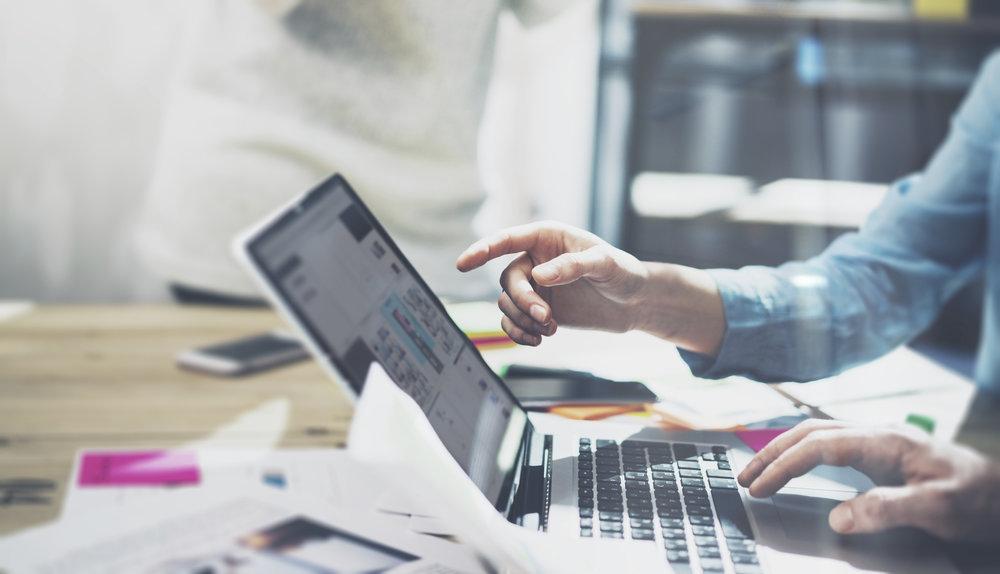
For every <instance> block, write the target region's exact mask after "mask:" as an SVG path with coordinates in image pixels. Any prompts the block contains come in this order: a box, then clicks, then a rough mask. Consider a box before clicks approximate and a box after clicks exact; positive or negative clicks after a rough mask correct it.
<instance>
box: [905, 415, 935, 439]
mask: <svg viewBox="0 0 1000 574" xmlns="http://www.w3.org/2000/svg"><path fill="white" fill-rule="evenodd" d="M906 424H908V425H913V426H915V427H918V428H922V429H924V431H926V432H927V434H933V433H934V419H933V418H931V417H929V416H927V415H920V414H917V413H910V414H908V415H906Z"/></svg>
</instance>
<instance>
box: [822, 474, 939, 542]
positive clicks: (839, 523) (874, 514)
mask: <svg viewBox="0 0 1000 574" xmlns="http://www.w3.org/2000/svg"><path fill="white" fill-rule="evenodd" d="M916 494H917V493H916V490H915V489H914V488H913V487H911V486H900V487H876V488H873V489H871V490H869V491H868V492H865V493H864V494H861V495H858V496H856V497H855V498H852V499H851V500H848V501H845V502H842V503H840V504H838V505H837V506H836V507H835V508H834V509H833V510H831V511H830V527H831V528H833V529H834V530H835V531H836V532H839V533H841V534H853V533H865V532H878V531H880V530H885V529H887V528H893V527H896V526H913V525H914V523H913V521H914V518H915V517H917V516H918V515H919V513H920V512H921V511H923V510H926V509H924V506H926V505H925V504H923V503H922V502H921V501H920V499H919V498H920V497H919V496H917V495H916Z"/></svg>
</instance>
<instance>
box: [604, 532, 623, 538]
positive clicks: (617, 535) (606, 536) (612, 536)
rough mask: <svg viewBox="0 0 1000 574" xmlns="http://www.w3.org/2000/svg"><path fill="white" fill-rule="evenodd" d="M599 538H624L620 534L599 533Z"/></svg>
mask: <svg viewBox="0 0 1000 574" xmlns="http://www.w3.org/2000/svg"><path fill="white" fill-rule="evenodd" d="M601 538H625V537H624V536H623V535H622V533H621V532H601Z"/></svg>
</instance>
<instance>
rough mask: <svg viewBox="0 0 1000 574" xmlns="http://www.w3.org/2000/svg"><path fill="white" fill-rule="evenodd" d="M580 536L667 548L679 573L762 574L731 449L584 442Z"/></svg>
mask: <svg viewBox="0 0 1000 574" xmlns="http://www.w3.org/2000/svg"><path fill="white" fill-rule="evenodd" d="M578 463H579V464H578V467H577V468H578V470H577V472H578V474H577V479H578V488H579V492H578V494H579V508H580V536H582V537H594V536H600V537H602V538H631V539H632V540H640V541H647V542H649V543H650V544H659V545H662V547H663V549H664V552H665V553H666V559H667V561H668V562H670V565H671V567H672V568H673V569H674V571H675V572H681V573H683V572H691V573H697V572H702V573H705V574H710V573H711V574H715V573H727V574H760V573H761V572H762V570H761V568H760V565H759V563H758V561H757V549H756V544H755V542H754V535H753V531H752V530H751V528H750V521H749V519H748V518H747V514H746V510H745V509H744V508H743V502H742V500H741V499H740V494H739V491H738V490H737V489H736V480H735V478H734V477H733V472H732V467H730V465H729V458H728V456H727V454H726V447H724V446H705V445H694V444H688V443H666V442H650V441H639V440H625V441H622V443H621V444H620V445H619V444H618V443H617V442H616V441H613V440H603V439H594V440H591V439H589V438H581V439H580V454H579V458H578Z"/></svg>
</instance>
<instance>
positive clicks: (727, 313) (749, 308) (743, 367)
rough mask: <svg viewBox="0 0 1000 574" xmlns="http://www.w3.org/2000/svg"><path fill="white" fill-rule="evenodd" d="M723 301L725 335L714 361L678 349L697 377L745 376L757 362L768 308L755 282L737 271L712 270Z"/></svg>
mask: <svg viewBox="0 0 1000 574" xmlns="http://www.w3.org/2000/svg"><path fill="white" fill-rule="evenodd" d="M707 272H708V274H709V276H711V277H712V279H713V280H714V281H715V285H716V287H717V288H718V290H719V295H720V297H721V298H722V309H723V313H724V317H725V321H726V332H725V334H724V335H723V337H722V344H721V345H720V347H719V352H718V354H717V355H716V356H715V357H710V356H708V355H702V354H699V353H694V352H692V351H686V350H684V349H678V351H679V352H680V356H681V358H682V359H683V360H684V362H685V363H687V365H688V367H690V369H691V373H692V374H693V375H694V376H696V377H701V378H705V379H720V378H723V377H728V376H731V375H737V374H745V373H746V372H747V370H749V369H748V367H750V365H753V364H754V362H755V360H758V357H759V352H760V351H761V350H762V349H760V348H759V347H761V346H763V345H761V344H760V342H761V337H760V335H761V333H760V329H761V328H762V327H763V326H764V325H765V324H766V323H767V317H768V314H769V313H768V308H767V306H766V304H765V302H764V301H762V300H761V297H760V294H759V293H758V292H757V291H756V290H755V289H754V288H753V287H752V285H753V282H752V281H747V280H746V278H745V277H743V275H744V272H742V271H739V270H736V269H709V270H708V271H707Z"/></svg>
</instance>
